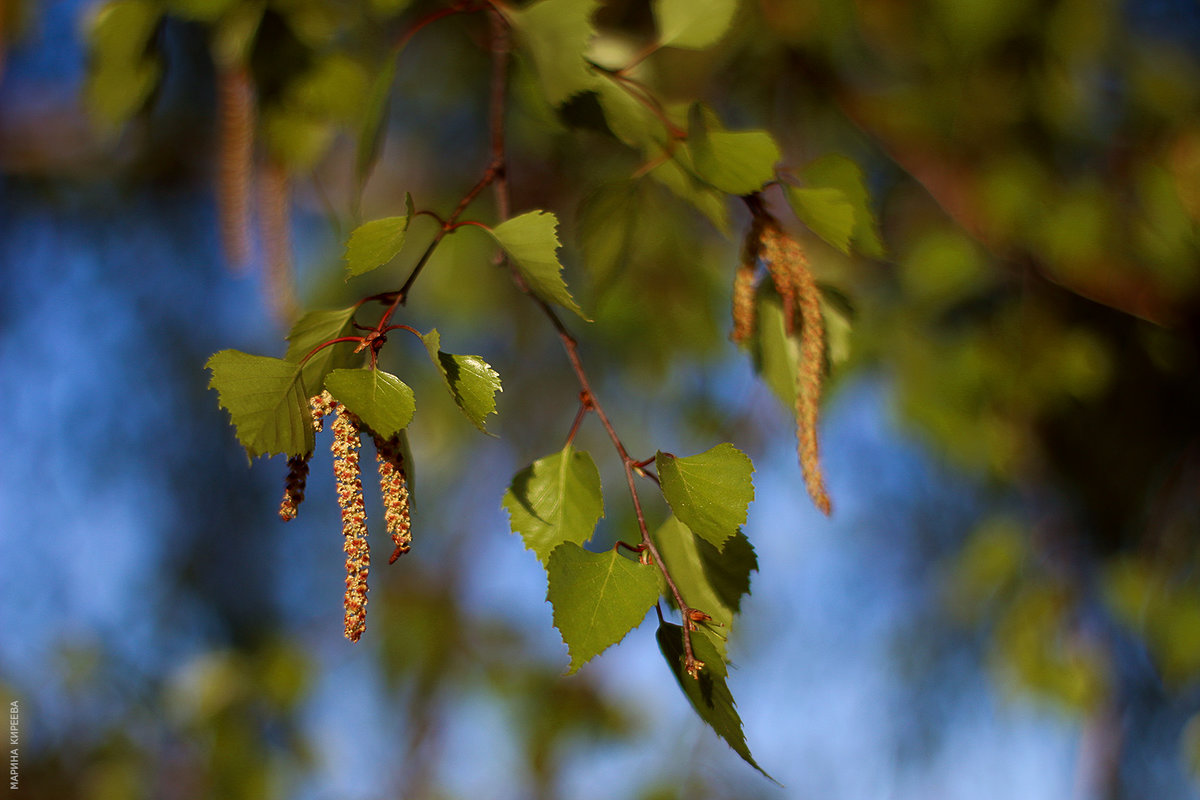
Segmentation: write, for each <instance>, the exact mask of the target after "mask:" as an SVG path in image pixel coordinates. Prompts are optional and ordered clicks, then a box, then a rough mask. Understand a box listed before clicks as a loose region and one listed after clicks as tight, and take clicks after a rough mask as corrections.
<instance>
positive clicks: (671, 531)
mask: <svg viewBox="0 0 1200 800" xmlns="http://www.w3.org/2000/svg"><path fill="white" fill-rule="evenodd" d="M654 541H655V542H656V543H657V545H658V550H659V553H661V554H662V557H663V560H664V561H666V564H667V570H668V571H669V572H670V573H671V577H672V578H673V579H674V580H675V585H676V586H677V587H679V591H680V593H681V594H682V595H683V600H684V602H685V603H687V604H688V606H689V607H691V608H695V609H699V610H700V611H703V612H704V613H706V614H708V615H709V616H710V617H712V618H713V623H715V624H716V625H717V626H718V627H717V628H716V630H715V631H714V633H716V639H715V641H714V646H715V647H716V648H717V650H718V651H719V652H720V654H721V657H722V658H726V650H725V637H728V635H729V633H730V630H731V629H732V627H733V621H734V615H736V614H737V612H738V609H739V607H740V606H741V601H742V595H746V594H749V593H750V573H751V572H753V571H755V570H757V569H758V559H757V558H756V556H755V555H754V548H753V547H752V546H751V544H750V540H749V539H747V538H746V535H745V534H744V533H742V532H741V531H740V530H739V531H738V532H737V533H735V534H734V535H733V536H732V537H731V538H730V539H728V540H727V541H726V542H725V549H724V550H718V549H717V548H715V547H713V546H712V545H711V544H709V543H708V542H707V541H705V540H704V539H701V538H700V537H699V536H696V535H695V534H694V533H692V532H691V530H690V529H689V528H688V527H687V526H686V525H684V524H683V523H682V522H680V521H679V520H678V519H676V518H675V517H670V518H669V519H668V520H667V521H666V522H664V523H663V524H662V526H661V527H660V528H659V529H658V531H657V533H655V535H654Z"/></svg>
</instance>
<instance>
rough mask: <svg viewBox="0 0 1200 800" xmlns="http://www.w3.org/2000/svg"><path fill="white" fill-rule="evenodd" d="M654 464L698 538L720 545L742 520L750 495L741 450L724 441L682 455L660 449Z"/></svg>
mask: <svg viewBox="0 0 1200 800" xmlns="http://www.w3.org/2000/svg"><path fill="white" fill-rule="evenodd" d="M654 463H655V466H656V467H657V468H658V478H659V480H660V481H661V483H662V492H663V496H664V497H666V498H667V502H668V503H669V504H670V505H671V510H672V511H674V512H675V516H676V517H678V518H679V520H680V521H681V522H683V523H684V524H685V525H687V526H688V528H690V529H691V531H692V532H693V533H695V534H696V535H697V536H699V537H701V538H702V539H705V540H707V541H708V542H709V543H711V544H712V545H714V546H715V547H717V548H718V549H719V548H722V547H724V545H725V541H726V540H727V539H728V538H729V537H730V536H733V535H734V534H735V533H737V531H738V528H739V527H741V526H742V525H743V524H745V522H746V510H747V508H749V506H750V501H752V500H753V499H754V484H753V482H752V481H751V478H750V476H751V475H752V474H753V472H754V465H753V464H752V463H750V458H749V457H748V456H747V455H746V454H745V453H743V452H742V451H740V450H738V449H737V448H736V447H734V446H733V445H731V444H728V443H725V444H719V445H717V446H716V447H714V448H712V449H711V450H708V451H706V452H704V453H700V454H699V455H695V456H688V457H686V458H677V457H675V456H673V455H671V454H669V453H664V452H662V451H661V450H660V451H659V452H658V454H657V455H656V456H655V457H654Z"/></svg>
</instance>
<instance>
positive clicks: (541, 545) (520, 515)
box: [503, 444, 604, 564]
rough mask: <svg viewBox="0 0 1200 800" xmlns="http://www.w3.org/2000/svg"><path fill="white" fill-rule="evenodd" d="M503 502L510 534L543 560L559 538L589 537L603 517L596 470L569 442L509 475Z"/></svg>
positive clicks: (576, 540)
mask: <svg viewBox="0 0 1200 800" xmlns="http://www.w3.org/2000/svg"><path fill="white" fill-rule="evenodd" d="M503 505H504V508H505V509H507V510H508V516H509V523H510V525H511V526H512V531H513V533H518V534H520V535H521V538H522V540H524V542H525V549H527V550H532V551H533V552H534V553H536V554H537V557H538V559H539V560H540V561H541V562H542V563H543V564H545V563H547V560H548V559H549V558H550V553H551V551H552V550H554V548H555V547H557V546H558V545H560V544H562V543H563V542H574V543H575V544H580V545H582V544H583V543H584V542H586V541H587V540H588V539H590V538H591V536H592V531H593V530H595V528H596V523H597V522H598V521H599V519H600V517H602V516H604V499H603V496H602V494H601V489H600V473H599V472H598V471H597V470H596V464H595V462H593V461H592V457H591V456H590V455H588V454H587V453H586V452H582V451H577V450H575V449H574V448H573V447H572V446H571V445H570V444H568V445H567V446H566V447H564V448H563V449H562V451H561V452H558V453H555V454H554V455H550V456H546V457H545V458H541V459H538V460H537V461H535V462H533V464H531V465H530V466H528V467H526V468H525V469H523V470H521V471H520V472H518V473H517V474H516V475H515V476H513V480H512V484H511V485H510V486H509V487H508V491H506V492H505V493H504V500H503Z"/></svg>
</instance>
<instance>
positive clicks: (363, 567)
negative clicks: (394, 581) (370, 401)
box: [279, 392, 412, 642]
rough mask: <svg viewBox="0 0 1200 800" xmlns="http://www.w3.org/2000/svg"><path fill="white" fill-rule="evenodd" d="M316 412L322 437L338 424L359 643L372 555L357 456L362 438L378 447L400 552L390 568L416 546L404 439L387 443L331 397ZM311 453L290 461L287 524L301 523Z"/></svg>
mask: <svg viewBox="0 0 1200 800" xmlns="http://www.w3.org/2000/svg"><path fill="white" fill-rule="evenodd" d="M309 404H310V405H311V406H312V419H313V427H314V428H315V429H316V430H317V431H320V430H321V429H322V428H323V427H324V423H325V417H326V416H328V415H329V414H333V415H334V419H333V426H332V429H333V476H334V479H335V480H336V482H337V498H338V506H339V507H340V508H341V509H342V534H343V536H344V537H345V543H344V544H343V550H344V551H345V553H346V597H345V602H344V605H345V609H346V619H345V622H346V638H347V639H349V640H350V641H352V642H357V641H358V639H359V637H360V636H362V634H363V631H364V630H366V627H367V571H368V569H369V567H370V564H371V551H370V549H369V547H368V545H367V513H366V509H365V507H364V505H363V489H362V470H361V469H360V468H359V464H358V451H359V446H360V442H361V436H362V434H363V433H364V432H365V433H368V434H370V435H371V437H372V438H373V439H374V442H375V460H376V461H377V462H378V467H379V488H380V490H381V491H382V494H383V507H384V524H385V526H386V528H387V532H388V534H390V535H391V537H392V543H393V544H394V545H395V550H394V551H393V552H392V557H391V558H390V559H388V563H389V564H391V563H394V562H395V561H396V559H397V558H399V557H400V556H401V555H403V554H404V553H407V552H408V550H409V547H410V546H411V544H412V520H411V517H410V508H409V496H408V478H407V475H406V473H405V469H404V457H403V456H402V455H401V448H400V440H399V437H398V436H397V437H392V438H390V439H384V438H383V437H381V436H379V435H377V434H375V433H373V432H372V431H371V430H370V429H369V428H367V427H366V426H365V425H364V424H363V422H362V420H360V419H359V418H358V417H357V416H355V415H354V414H353V413H352V412H350V411H349V410H348V409H347V408H346V407H345V406H343V405H342V404H340V403H338V402H337V401H336V400H334V399H333V397H331V396H330V394H329V392H322V393H321V394H319V395H317V396H316V397H313V398H311V399H310V400H309ZM311 456H312V453H309V454H308V455H305V456H293V457H292V458H290V459H288V477H287V484H286V486H285V488H284V492H283V502H282V503H280V505H279V516H280V518H281V519H283V520H284V521H285V522H286V521H288V520H291V519H295V518H296V512H297V510H298V508H299V506H300V503H301V501H303V500H304V486H305V482H306V480H307V478H308V460H309V458H311Z"/></svg>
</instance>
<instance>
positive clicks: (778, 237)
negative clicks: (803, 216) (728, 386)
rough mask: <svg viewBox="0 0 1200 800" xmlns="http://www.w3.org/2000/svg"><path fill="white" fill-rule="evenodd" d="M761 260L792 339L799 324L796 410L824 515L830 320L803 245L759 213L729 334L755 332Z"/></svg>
mask: <svg viewBox="0 0 1200 800" xmlns="http://www.w3.org/2000/svg"><path fill="white" fill-rule="evenodd" d="M760 260H761V261H762V262H763V264H764V265H765V266H766V271H767V274H768V275H769V276H770V278H771V283H772V284H773V285H774V286H775V291H776V292H778V294H779V297H780V299H781V300H782V302H783V319H784V325H785V328H786V333H787V335H788V337H789V338H791V337H795V336H796V334H797V326H799V341H800V363H799V365H798V367H797V370H796V376H795V381H796V407H795V412H796V440H797V443H798V451H799V456H800V467H801V469H802V470H803V472H804V482H805V485H806V486H807V487H808V494H809V496H810V497H811V498H812V500H813V503H815V504H816V506H817V508H819V509H820V510H821V512H822V513H824V514H829V512H830V503H829V494H828V493H827V492H826V491H825V481H824V479H823V478H822V476H821V464H820V457H819V452H818V449H817V413H818V407H819V404H820V400H821V380H822V378H823V377H824V371H825V318H824V316H823V315H822V313H821V294H820V290H819V289H818V288H817V283H816V281H815V280H814V279H813V276H812V272H810V271H809V269H808V257H807V256H805V254H804V250H803V248H801V247H800V243H799V242H797V241H796V240H795V239H794V238H793V237H792V236H791V235H790V234H788V233H787V232H786V231H784V230H783V228H782V227H780V225H779V222H778V221H776V220H775V219H774V218H773V217H771V216H770V215H769V214H767V213H766V212H763V211H756V213H755V214H754V222H753V223H752V224H751V226H750V230H749V231H747V233H746V238H745V240H744V241H743V243H742V254H741V260H740V262H739V263H738V268H737V272H736V273H734V279H733V332H732V333H731V334H730V336H731V338H732V339H733V341H734V342H737V343H738V344H741V343H742V342H745V341H746V340H747V339H749V338H750V336H751V334H752V333H753V331H754V325H755V321H756V320H755V317H756V314H755V310H756V308H757V306H756V302H755V295H756V292H757V288H758V282H759V280H760V279H759V271H758V264H759V261H760Z"/></svg>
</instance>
